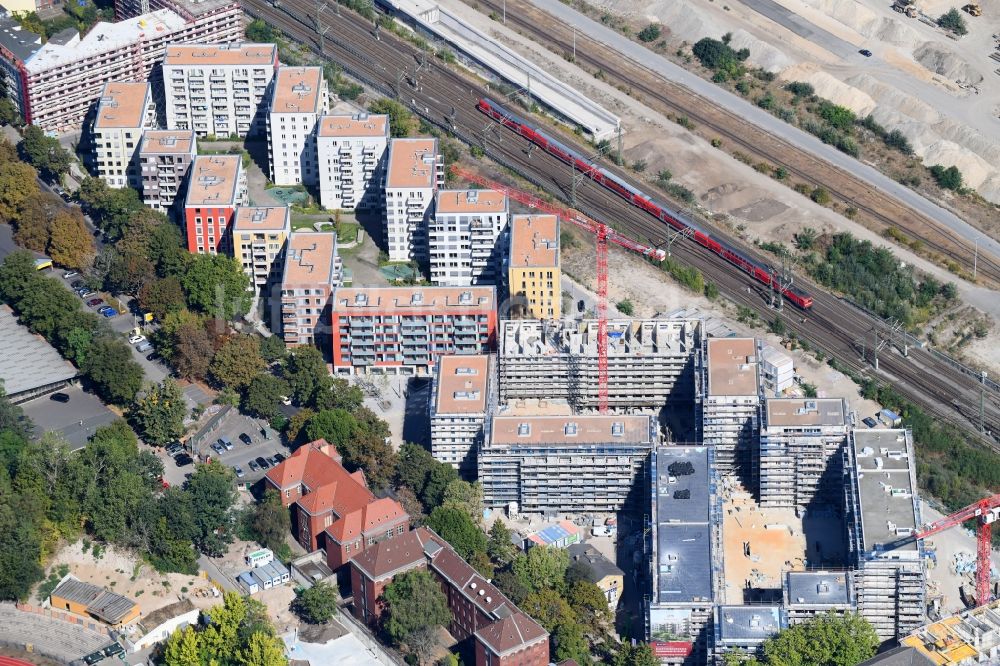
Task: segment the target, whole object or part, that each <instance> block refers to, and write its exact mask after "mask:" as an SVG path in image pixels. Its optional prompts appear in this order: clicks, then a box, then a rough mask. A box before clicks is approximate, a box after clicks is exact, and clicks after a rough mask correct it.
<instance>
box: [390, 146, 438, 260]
mask: <svg viewBox="0 0 1000 666" xmlns="http://www.w3.org/2000/svg"><path fill="white" fill-rule="evenodd" d="M443 184H444V162H443V161H442V159H441V156H440V155H439V154H438V142H437V139H392V140H391V141H390V142H389V157H388V163H387V165H386V174H385V187H384V189H383V215H384V218H383V219H384V226H383V229H384V231H385V241H386V244H387V245H388V247H389V261H411V260H413V261H418V262H427V261H428V259H429V254H428V248H427V222H428V216H429V214H430V210H431V206H432V204H433V203H434V193H435V192H436V191H437V190H438V188H439V187H441V185H443Z"/></svg>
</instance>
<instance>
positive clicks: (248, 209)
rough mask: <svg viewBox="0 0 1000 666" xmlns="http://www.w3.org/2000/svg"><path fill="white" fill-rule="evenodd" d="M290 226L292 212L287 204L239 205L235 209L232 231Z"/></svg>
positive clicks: (287, 229) (287, 230) (286, 228)
mask: <svg viewBox="0 0 1000 666" xmlns="http://www.w3.org/2000/svg"><path fill="white" fill-rule="evenodd" d="M291 228H292V214H291V209H290V208H289V207H288V206H240V207H239V208H237V209H236V220H235V221H234V222H233V233H239V232H243V233H253V232H258V231H284V232H285V233H288V232H289V231H291Z"/></svg>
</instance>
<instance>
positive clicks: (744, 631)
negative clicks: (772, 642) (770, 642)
mask: <svg viewBox="0 0 1000 666" xmlns="http://www.w3.org/2000/svg"><path fill="white" fill-rule="evenodd" d="M716 614H717V615H716V617H717V618H718V619H717V622H716V631H717V633H718V636H719V638H720V639H721V640H722V642H723V643H735V644H743V645H746V644H753V643H763V642H764V641H766V640H767V639H768V638H770V637H771V636H773V635H775V634H776V633H778V632H779V631H780V630H781V607H780V606H719V608H718V610H717V611H716Z"/></svg>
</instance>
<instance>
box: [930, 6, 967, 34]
mask: <svg viewBox="0 0 1000 666" xmlns="http://www.w3.org/2000/svg"><path fill="white" fill-rule="evenodd" d="M937 24H938V25H939V26H941V27H942V28H944V29H945V30H948V31H949V32H953V33H954V34H956V35H958V36H959V37H961V36H962V35H965V34H968V32H969V29H968V28H967V27H966V25H965V19H964V18H963V17H962V14H961V13H960V12H959V11H958V10H957V9H955V8H954V7H952V8H951V9H949V10H948V11H947V12H946V13H944V14H942V15H941V16H940V17H939V18H938V20H937Z"/></svg>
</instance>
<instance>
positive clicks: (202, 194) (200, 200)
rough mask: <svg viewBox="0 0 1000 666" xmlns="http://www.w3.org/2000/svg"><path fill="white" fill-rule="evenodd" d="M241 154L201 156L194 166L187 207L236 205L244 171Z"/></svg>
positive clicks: (189, 182) (191, 173)
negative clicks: (240, 180) (240, 178)
mask: <svg viewBox="0 0 1000 666" xmlns="http://www.w3.org/2000/svg"><path fill="white" fill-rule="evenodd" d="M242 159H243V158H242V157H241V156H239V155H198V156H197V157H195V158H194V162H192V163H191V172H190V175H189V176H188V191H187V199H186V200H185V202H184V205H185V206H199V207H201V206H204V207H207V208H226V207H232V206H235V205H236V198H237V191H238V186H239V176H240V173H241V172H242V171H243V165H242Z"/></svg>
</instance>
